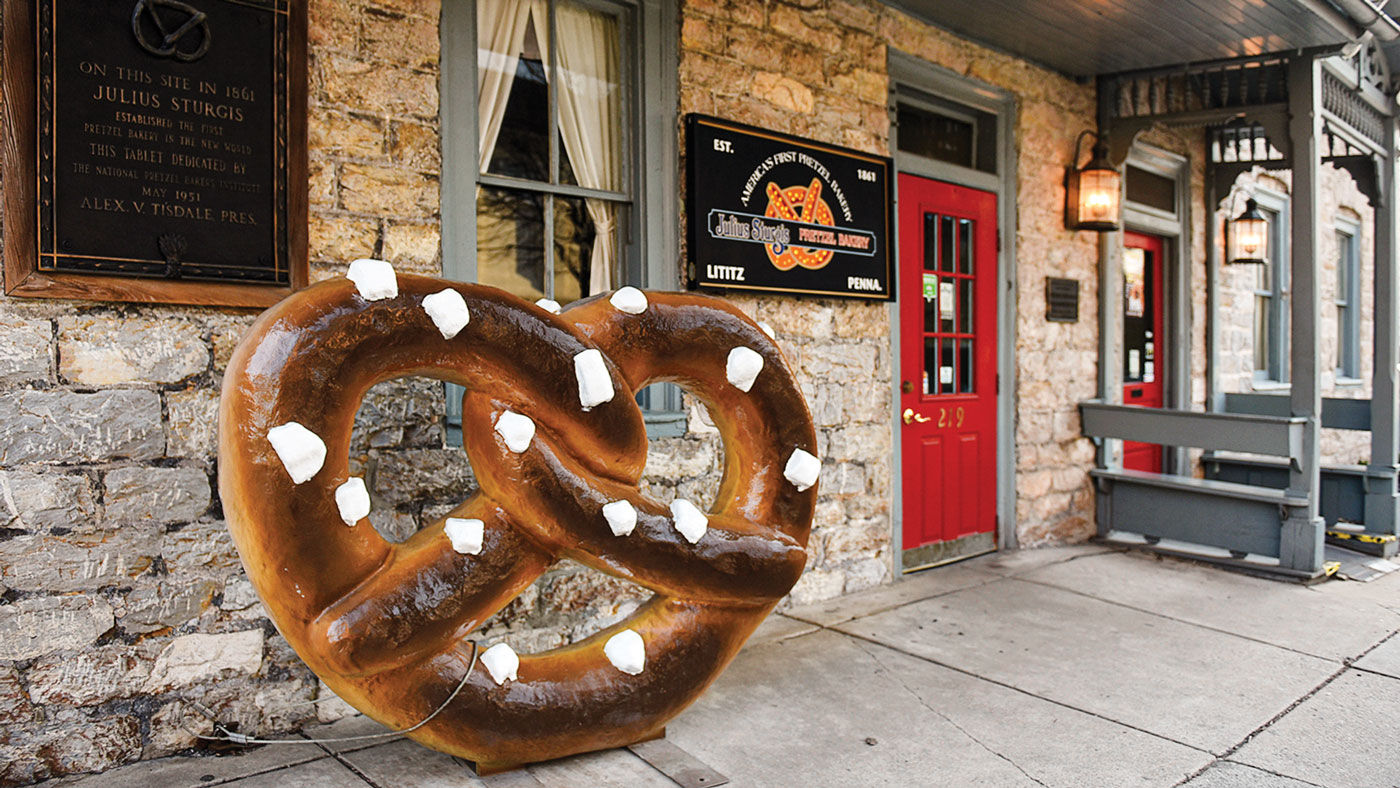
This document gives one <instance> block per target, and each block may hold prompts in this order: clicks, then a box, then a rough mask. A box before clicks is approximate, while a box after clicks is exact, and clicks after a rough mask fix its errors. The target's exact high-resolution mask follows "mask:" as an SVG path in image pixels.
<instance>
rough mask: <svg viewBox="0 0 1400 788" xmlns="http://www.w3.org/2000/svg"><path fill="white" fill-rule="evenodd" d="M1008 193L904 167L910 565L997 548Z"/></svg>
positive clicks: (903, 390)
mask: <svg viewBox="0 0 1400 788" xmlns="http://www.w3.org/2000/svg"><path fill="white" fill-rule="evenodd" d="M997 270H998V267H997V196H996V195H995V194H993V193H992V192H988V191H982V190H979V189H973V188H970V187H966V186H958V185H954V184H951V183H945V182H942V181H937V180H933V179H930V178H924V177H921V176H918V175H912V174H909V173H901V174H900V175H899V277H900V282H899V292H900V293H901V295H900V299H899V321H900V331H899V336H900V348H899V353H900V365H899V368H900V383H899V413H900V456H901V468H902V480H901V481H902V484H901V487H902V489H903V501H902V503H903V514H904V518H903V529H904V532H903V544H904V553H903V567H902V568H903V570H904V571H906V572H907V571H912V570H915V569H921V568H924V567H927V566H933V565H936V564H940V563H945V562H947V561H951V560H955V559H958V558H965V557H967V556H970V555H977V554H980V553H984V552H988V551H991V550H994V549H996V525H997V518H996V512H997V465H996V460H997V391H996V383H997V370H996V363H997V300H996V295H997V294H996V290H997V281H998V277H997Z"/></svg>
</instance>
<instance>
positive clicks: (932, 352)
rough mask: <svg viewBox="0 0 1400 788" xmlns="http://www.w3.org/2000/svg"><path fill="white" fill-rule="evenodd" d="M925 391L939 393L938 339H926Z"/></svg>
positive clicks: (926, 392)
mask: <svg viewBox="0 0 1400 788" xmlns="http://www.w3.org/2000/svg"><path fill="white" fill-rule="evenodd" d="M924 393H925V394H937V393H938V340H937V339H935V338H932V337H928V338H925V339H924Z"/></svg>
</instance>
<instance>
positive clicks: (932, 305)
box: [923, 272, 939, 333]
mask: <svg viewBox="0 0 1400 788" xmlns="http://www.w3.org/2000/svg"><path fill="white" fill-rule="evenodd" d="M938 286H939V278H938V274H930V273H928V272H924V274H923V288H924V292H923V297H924V330H925V331H927V332H929V333H934V332H937V331H938Z"/></svg>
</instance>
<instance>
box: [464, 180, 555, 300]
mask: <svg viewBox="0 0 1400 788" xmlns="http://www.w3.org/2000/svg"><path fill="white" fill-rule="evenodd" d="M476 260H477V278H478V280H479V281H480V282H481V283H482V284H485V285H491V286H493V287H499V288H501V289H502V290H505V291H507V292H511V293H514V294H516V295H518V296H520V297H521V298H524V299H527V300H530V301H533V300H535V299H537V298H543V297H544V296H545V292H546V291H545V281H544V275H545V270H544V200H543V199H542V198H541V197H540V195H538V194H534V193H532V192H527V191H520V190H518V189H493V188H490V187H482V188H481V191H480V193H479V196H478V197H477V201H476Z"/></svg>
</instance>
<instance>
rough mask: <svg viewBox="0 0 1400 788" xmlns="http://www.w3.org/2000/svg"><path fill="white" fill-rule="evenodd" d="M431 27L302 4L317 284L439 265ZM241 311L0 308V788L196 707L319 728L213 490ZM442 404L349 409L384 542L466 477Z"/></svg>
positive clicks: (428, 6) (80, 768)
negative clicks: (452, 448)
mask: <svg viewBox="0 0 1400 788" xmlns="http://www.w3.org/2000/svg"><path fill="white" fill-rule="evenodd" d="M436 16H437V4H436V2H414V0H376V1H375V2H373V3H369V2H341V1H340V0H321V1H319V2H312V3H311V30H310V72H311V85H310V118H309V120H310V124H309V125H310V139H311V154H310V157H311V162H310V164H311V166H310V181H311V182H310V191H311V216H310V251H311V261H312V278H313V279H319V278H324V277H326V276H329V275H334V274H336V273H339V272H340V271H341V270H342V267H343V265H344V264H345V262H346V261H348V260H351V259H354V258H356V257H362V256H379V257H384V258H386V259H390V260H393V261H394V263H395V264H396V265H397V266H399V267H401V268H404V269H408V270H415V271H424V272H431V273H436V272H438V271H439V270H440V267H439V265H440V264H439V252H438V246H439V241H438V236H439V233H438V218H437V217H438V171H439V162H438V157H439V154H438V150H439V144H438V133H437V114H438V113H437V98H438V93H437V79H438V74H437V71H438V68H437V50H438V33H437V18H436ZM2 22H3V20H0V23H2ZM252 319H253V313H252V312H251V311H248V310H219V309H203V308H186V307H164V306H147V305H127V304H103V303H83V302H73V301H44V300H34V299H15V298H0V412H3V413H4V414H5V416H4V419H5V421H4V428H3V429H0V785H13V784H23V783H27V782H30V781H32V780H37V779H42V778H45V777H49V776H56V775H61V774H66V773H71V772H85V771H95V770H101V769H105V768H109V767H111V766H114V765H116V764H120V763H122V762H125V761H129V760H133V759H137V758H150V757H156V756H160V755H164V754H168V753H171V752H174V751H179V750H183V749H186V748H189V747H192V746H195V745H196V744H197V741H196V739H195V738H194V737H193V736H192V735H191V731H193V732H195V733H208V732H210V731H211V725H210V722H209V721H208V720H207V719H205V718H204V717H203V716H202V715H200V714H198V713H196V712H195V711H194V710H193V708H192V703H193V702H196V701H197V702H198V703H200V704H202V705H204V706H205V707H207V708H209V709H210V710H212V712H213V713H214V714H215V716H217V717H218V719H219V720H220V721H222V722H224V723H225V724H228V725H230V727H232V728H234V729H236V730H239V731H242V732H245V733H272V732H276V731H286V730H290V729H293V728H296V727H298V726H300V725H302V724H304V723H305V722H307V721H308V720H315V718H316V709H315V707H314V706H312V705H309V704H307V703H306V701H308V700H311V699H312V698H313V697H315V696H316V694H317V681H316V678H315V676H313V675H312V674H311V673H310V671H308V670H307V669H306V668H305V667H304V666H303V665H302V663H301V661H300V660H299V659H298V658H297V657H296V655H295V654H294V653H292V651H291V649H290V648H289V647H288V646H287V644H286V641H284V640H283V639H282V638H281V636H279V635H278V634H277V632H276V630H275V629H274V628H273V626H272V625H271V623H270V622H269V621H268V619H267V618H266V617H265V616H264V614H263V610H262V605H261V604H260V603H259V602H258V600H257V598H256V595H255V594H254V593H253V589H252V587H251V585H250V584H249V583H248V581H247V579H246V578H245V576H244V575H243V572H242V568H241V566H240V564H239V561H238V557H237V554H236V552H235V551H234V549H233V545H232V541H231V539H230V538H229V535H228V531H227V529H226V528H225V526H224V522H223V520H222V511H221V507H220V504H219V500H218V492H217V485H216V483H215V479H214V472H215V463H214V452H215V436H216V425H215V412H216V404H217V400H218V387H219V385H220V380H221V373H222V370H223V369H224V366H225V364H226V363H227V360H228V358H229V355H230V353H231V352H232V350H233V347H234V346H235V344H236V343H237V341H238V339H239V337H240V336H241V334H242V332H243V330H244V329H245V328H246V327H247V325H248V324H249V323H251V321H252ZM441 413H442V394H441V386H439V385H436V384H428V383H424V382H422V381H400V382H395V383H391V384H385V385H381V386H380V387H377V388H376V389H375V391H374V392H373V393H372V394H371V396H370V397H369V399H368V401H367V404H366V406H365V407H364V408H363V409H362V411H361V420H360V422H361V424H360V427H359V429H357V435H356V449H355V452H356V456H357V460H358V462H359V463H360V466H361V467H362V468H373V469H374V470H376V471H377V481H378V483H379V488H378V489H377V491H376V495H377V496H380V497H382V498H383V499H384V500H385V501H386V502H387V503H388V505H387V506H386V507H384V511H383V512H382V513H381V514H378V515H376V521H375V524H376V526H378V527H380V528H381V529H382V530H384V531H386V532H395V529H397V530H398V531H403V530H405V526H404V523H403V515H404V512H401V511H399V508H400V501H401V500H406V499H409V498H411V499H413V501H414V503H412V504H411V505H410V504H404V505H403V506H402V508H403V509H405V510H407V511H408V512H410V513H411V514H413V515H416V514H418V513H419V511H420V510H421V509H422V508H423V507H424V506H427V507H429V508H431V507H432V506H434V505H440V504H441V503H443V502H445V501H446V500H450V499H451V498H452V497H453V496H454V495H456V494H458V493H461V492H463V491H464V490H465V489H466V488H467V483H468V482H469V479H470V474H469V471H462V470H461V469H460V468H458V467H457V466H454V465H453V461H452V459H451V457H452V456H454V455H459V454H460V452H455V453H454V452H449V451H446V450H444V449H443V446H442V435H443V425H442V417H441ZM442 467H445V468H446V471H445V472H444V473H442V474H441V475H440V476H435V477H434V478H437V479H442V478H446V479H448V480H449V481H447V482H443V481H438V482H437V485H438V486H437V487H436V488H427V487H425V486H424V482H423V480H424V479H425V478H427V477H429V476H431V475H433V474H434V471H435V470H436V469H437V468H442ZM454 474H455V475H454ZM409 485H416V486H417V489H416V490H414V491H408V490H407V489H406V487H407V486H409ZM421 493H426V494H421ZM425 501H426V503H425Z"/></svg>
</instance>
